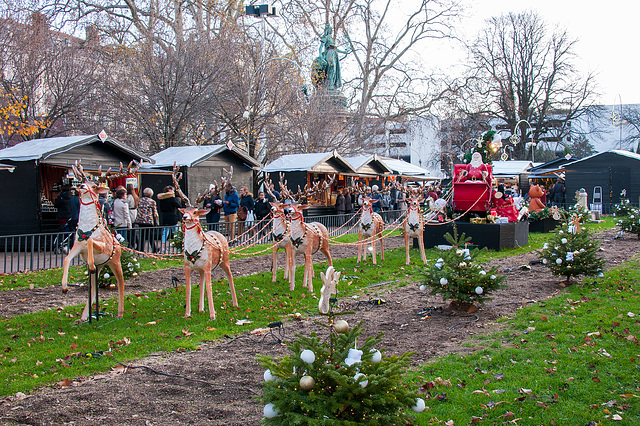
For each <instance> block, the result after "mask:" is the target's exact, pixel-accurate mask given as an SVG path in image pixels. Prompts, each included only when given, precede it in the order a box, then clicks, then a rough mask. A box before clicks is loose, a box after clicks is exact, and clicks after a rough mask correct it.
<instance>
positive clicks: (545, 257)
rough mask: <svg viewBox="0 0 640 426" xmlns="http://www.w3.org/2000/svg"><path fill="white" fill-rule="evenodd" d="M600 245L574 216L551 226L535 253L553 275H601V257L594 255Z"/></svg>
mask: <svg viewBox="0 0 640 426" xmlns="http://www.w3.org/2000/svg"><path fill="white" fill-rule="evenodd" d="M599 248H600V244H599V243H598V241H596V240H595V239H594V238H593V235H592V233H591V232H589V230H587V229H586V228H584V227H582V226H580V220H579V217H578V216H577V215H573V216H572V219H571V221H570V222H564V223H563V224H562V226H559V227H557V228H556V229H555V231H554V233H553V234H551V236H550V238H549V240H548V241H547V242H546V243H545V244H544V246H543V247H542V250H541V251H539V252H538V253H539V255H540V257H541V258H542V263H543V264H544V265H545V266H547V267H548V268H549V269H551V273H553V274H554V275H561V276H564V277H566V282H567V283H569V282H570V280H571V278H572V277H577V276H579V275H588V276H593V275H602V268H603V267H604V260H603V259H602V258H600V257H599V256H598V249H599Z"/></svg>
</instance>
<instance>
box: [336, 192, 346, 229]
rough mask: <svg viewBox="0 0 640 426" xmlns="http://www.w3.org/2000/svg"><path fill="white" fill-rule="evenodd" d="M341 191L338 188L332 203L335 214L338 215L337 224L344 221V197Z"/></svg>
mask: <svg viewBox="0 0 640 426" xmlns="http://www.w3.org/2000/svg"><path fill="white" fill-rule="evenodd" d="M342 191H343V189H342V188H340V189H339V190H338V196H337V197H336V204H335V205H334V207H335V209H336V214H337V215H338V223H337V224H338V226H340V225H342V224H343V223H344V213H345V211H346V206H345V198H344V194H343V193H342Z"/></svg>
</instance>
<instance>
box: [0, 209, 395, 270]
mask: <svg viewBox="0 0 640 426" xmlns="http://www.w3.org/2000/svg"><path fill="white" fill-rule="evenodd" d="M380 214H381V215H382V217H383V219H384V220H385V222H386V223H392V222H393V221H395V220H396V219H397V218H398V217H400V215H401V214H402V212H401V211H399V210H391V211H384V212H380ZM359 219H360V215H359V214H355V213H352V214H344V215H326V216H311V217H307V218H305V221H306V222H320V223H322V224H323V225H324V226H325V227H326V228H327V230H328V231H329V236H330V237H337V236H339V235H343V234H345V233H349V234H357V233H358V226H356V225H357V223H358V220H359ZM201 224H202V227H203V229H204V230H205V231H210V230H215V231H218V232H220V233H222V234H223V235H224V236H226V237H227V238H228V239H229V236H230V233H231V232H232V230H233V236H234V239H233V240H231V242H230V246H231V247H232V248H233V247H239V246H245V245H249V244H266V243H271V241H272V239H271V225H270V224H269V218H266V219H265V220H264V221H263V222H261V223H256V222H224V217H223V221H220V222H218V223H206V222H204V221H202V222H201ZM254 225H255V226H254ZM264 225H267V226H266V227H265V226H264ZM252 228H253V229H252ZM178 229H180V228H179V225H178V226H153V227H134V228H131V229H117V230H116V232H117V233H118V234H120V235H121V236H122V238H123V239H124V243H125V244H126V245H127V246H128V247H131V248H133V249H135V250H138V251H141V252H145V253H152V254H153V253H163V254H179V253H181V251H180V250H178V249H177V248H176V247H174V246H173V244H172V243H171V239H172V238H174V235H175V232H176V231H177V230H178ZM74 241H75V233H74V232H50V233H39V234H21V235H5V236H0V252H1V253H0V256H2V257H1V258H0V272H1V273H5V274H11V273H16V272H25V271H35V270H39V269H51V268H60V267H62V265H63V263H64V258H65V257H66V255H67V253H69V250H71V247H73V243H74ZM83 263H84V262H82V261H81V260H80V259H79V258H77V257H76V258H75V259H73V261H72V262H71V266H77V265H80V264H83ZM177 265H178V263H177Z"/></svg>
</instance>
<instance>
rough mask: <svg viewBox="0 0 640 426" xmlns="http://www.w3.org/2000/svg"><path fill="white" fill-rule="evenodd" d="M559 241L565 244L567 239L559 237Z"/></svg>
mask: <svg viewBox="0 0 640 426" xmlns="http://www.w3.org/2000/svg"><path fill="white" fill-rule="evenodd" d="M560 242H561V243H562V244H567V242H568V240H567V239H566V238H563V239H561V240H560Z"/></svg>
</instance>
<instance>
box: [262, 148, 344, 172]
mask: <svg viewBox="0 0 640 426" xmlns="http://www.w3.org/2000/svg"><path fill="white" fill-rule="evenodd" d="M262 171H264V172H266V173H276V172H299V171H307V172H315V173H339V174H343V173H356V169H355V168H354V167H353V166H352V165H351V164H349V162H348V161H347V160H346V159H344V158H343V157H342V156H341V155H340V154H338V152H337V151H335V150H334V151H332V152H311V153H306V154H287V155H283V156H282V157H280V158H278V159H276V160H274V161H272V162H271V163H269V164H267V165H266V166H264V168H263V169H262Z"/></svg>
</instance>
